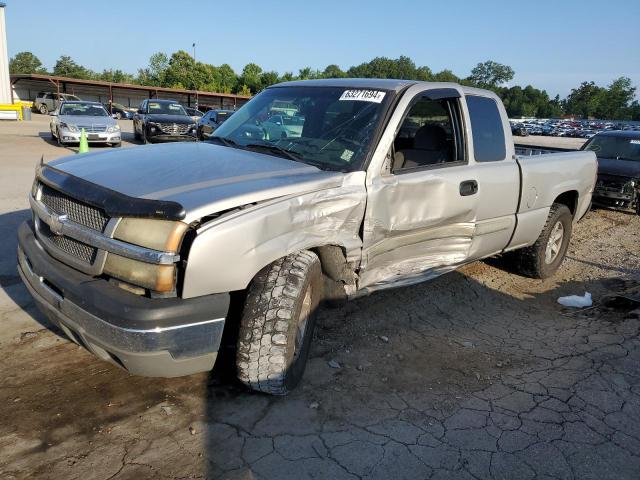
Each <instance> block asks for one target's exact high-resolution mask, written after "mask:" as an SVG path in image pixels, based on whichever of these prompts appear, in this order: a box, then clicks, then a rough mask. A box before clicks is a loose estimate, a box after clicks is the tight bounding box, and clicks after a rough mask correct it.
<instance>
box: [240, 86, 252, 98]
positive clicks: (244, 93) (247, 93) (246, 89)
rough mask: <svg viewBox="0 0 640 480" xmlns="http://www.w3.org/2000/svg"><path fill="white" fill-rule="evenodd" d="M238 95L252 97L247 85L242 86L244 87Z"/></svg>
mask: <svg viewBox="0 0 640 480" xmlns="http://www.w3.org/2000/svg"><path fill="white" fill-rule="evenodd" d="M238 95H246V96H249V95H251V89H250V88H249V87H247V86H246V85H242V87H240V90H239V91H238Z"/></svg>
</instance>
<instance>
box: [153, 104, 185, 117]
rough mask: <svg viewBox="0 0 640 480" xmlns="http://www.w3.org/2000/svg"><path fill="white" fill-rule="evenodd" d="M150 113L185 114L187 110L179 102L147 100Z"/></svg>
mask: <svg viewBox="0 0 640 480" xmlns="http://www.w3.org/2000/svg"><path fill="white" fill-rule="evenodd" d="M149 114H151V115H186V114H187V112H185V111H184V108H183V107H182V105H180V104H179V103H165V102H149Z"/></svg>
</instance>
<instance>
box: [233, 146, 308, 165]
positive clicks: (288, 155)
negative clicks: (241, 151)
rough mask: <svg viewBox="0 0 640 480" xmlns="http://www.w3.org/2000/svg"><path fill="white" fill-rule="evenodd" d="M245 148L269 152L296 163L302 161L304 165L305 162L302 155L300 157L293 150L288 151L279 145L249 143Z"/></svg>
mask: <svg viewBox="0 0 640 480" xmlns="http://www.w3.org/2000/svg"><path fill="white" fill-rule="evenodd" d="M244 148H255V149H262V150H267V151H269V152H272V153H275V154H278V155H279V156H281V157H286V158H288V159H289V160H293V161H296V162H299V161H302V162H303V163H304V160H302V155H300V154H299V153H298V152H292V151H291V150H287V149H286V148H282V147H279V146H277V145H266V144H264V143H249V144H248V145H244Z"/></svg>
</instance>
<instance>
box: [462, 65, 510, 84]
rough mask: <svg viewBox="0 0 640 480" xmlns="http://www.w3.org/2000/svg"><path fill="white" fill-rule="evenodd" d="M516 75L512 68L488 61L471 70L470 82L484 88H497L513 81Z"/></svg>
mask: <svg viewBox="0 0 640 480" xmlns="http://www.w3.org/2000/svg"><path fill="white" fill-rule="evenodd" d="M514 75H515V72H514V71H513V69H512V68H511V67H509V66H507V65H502V64H501V63H497V62H494V61H493V60H488V61H486V62H482V63H479V64H478V65H476V66H475V67H474V68H473V70H471V75H470V76H469V80H470V81H471V82H472V83H474V84H475V85H478V86H480V87H483V88H497V87H499V86H500V85H502V84H504V83H507V82H508V81H510V80H511V79H513V76H514Z"/></svg>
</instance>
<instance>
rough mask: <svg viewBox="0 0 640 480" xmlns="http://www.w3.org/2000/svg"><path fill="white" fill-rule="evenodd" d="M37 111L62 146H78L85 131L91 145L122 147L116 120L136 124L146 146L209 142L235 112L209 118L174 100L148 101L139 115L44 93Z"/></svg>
mask: <svg viewBox="0 0 640 480" xmlns="http://www.w3.org/2000/svg"><path fill="white" fill-rule="evenodd" d="M34 109H35V110H36V111H38V112H40V113H43V114H50V115H51V117H52V119H51V122H50V125H49V128H50V131H51V137H52V139H53V140H54V141H56V142H57V143H58V144H59V145H66V144H70V143H78V142H79V141H80V137H81V135H82V130H83V129H84V131H85V134H86V135H87V141H89V142H91V143H106V144H110V145H112V146H114V147H119V146H120V144H121V142H122V138H121V133H120V126H119V125H118V123H117V122H116V120H129V119H130V120H133V134H134V138H135V139H136V140H139V141H141V142H142V143H150V142H163V141H164V142H166V141H180V140H191V141H193V140H198V139H199V140H206V139H208V138H209V136H210V135H211V134H212V133H213V132H214V131H215V129H216V128H218V127H219V126H220V125H221V124H222V123H223V122H224V121H225V120H226V119H227V118H229V117H230V116H231V115H232V114H233V113H234V112H233V110H209V111H208V112H207V113H206V114H205V113H203V112H201V111H199V110H197V109H195V108H190V107H184V106H183V105H181V104H180V103H179V102H177V101H174V100H158V99H147V100H144V101H143V102H142V103H141V104H140V106H139V107H138V109H137V110H136V111H135V112H132V111H131V110H129V109H128V108H126V107H125V106H124V105H122V104H119V103H115V102H113V103H111V102H110V103H102V104H101V103H99V102H91V101H84V100H80V99H79V98H78V97H76V96H75V95H70V94H66V93H65V94H55V93H50V92H40V93H39V94H38V96H37V97H36V100H35V101H34Z"/></svg>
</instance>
